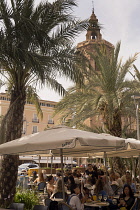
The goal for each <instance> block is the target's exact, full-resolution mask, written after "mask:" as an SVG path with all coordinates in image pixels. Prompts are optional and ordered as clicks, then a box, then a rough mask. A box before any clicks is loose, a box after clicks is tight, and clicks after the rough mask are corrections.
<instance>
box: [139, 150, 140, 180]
mask: <svg viewBox="0 0 140 210" xmlns="http://www.w3.org/2000/svg"><path fill="white" fill-rule="evenodd" d="M139 182H140V153H139Z"/></svg>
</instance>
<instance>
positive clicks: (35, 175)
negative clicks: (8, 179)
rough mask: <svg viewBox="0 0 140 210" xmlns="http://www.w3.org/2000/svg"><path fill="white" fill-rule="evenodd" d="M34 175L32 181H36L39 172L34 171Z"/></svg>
mask: <svg viewBox="0 0 140 210" xmlns="http://www.w3.org/2000/svg"><path fill="white" fill-rule="evenodd" d="M32 174H33V176H32V178H31V179H30V181H31V182H34V181H35V180H36V179H37V172H36V171H33V172H32Z"/></svg>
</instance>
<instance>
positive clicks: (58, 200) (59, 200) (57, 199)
mask: <svg viewBox="0 0 140 210" xmlns="http://www.w3.org/2000/svg"><path fill="white" fill-rule="evenodd" d="M51 200H52V201H57V202H62V201H64V200H63V199H62V198H51Z"/></svg>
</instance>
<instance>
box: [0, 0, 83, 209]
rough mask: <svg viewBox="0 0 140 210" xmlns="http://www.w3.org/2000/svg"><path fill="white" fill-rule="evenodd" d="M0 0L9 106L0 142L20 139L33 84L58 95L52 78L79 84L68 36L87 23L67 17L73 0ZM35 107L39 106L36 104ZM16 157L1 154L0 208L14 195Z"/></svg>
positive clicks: (0, 66)
mask: <svg viewBox="0 0 140 210" xmlns="http://www.w3.org/2000/svg"><path fill="white" fill-rule="evenodd" d="M9 2H10V3H9V4H8V3H7V1H6V0H1V1H0V73H1V75H3V76H4V77H5V78H6V81H7V82H8V84H9V86H8V90H10V98H11V101H10V106H9V110H8V112H7V114H6V115H5V117H4V119H3V121H2V126H1V132H0V134H1V135H0V137H1V138H0V143H4V142H8V141H11V140H13V139H16V138H19V137H21V132H22V126H23V112H24V105H25V102H26V99H28V98H30V99H31V100H32V101H34V102H35V101H37V100H36V99H38V97H37V95H36V85H37V84H39V85H40V86H41V87H44V86H49V87H51V88H52V89H53V90H55V91H57V92H58V93H60V94H61V95H64V94H65V89H64V88H63V86H62V85H61V84H59V82H58V81H57V79H56V78H57V76H64V77H65V78H69V79H70V80H72V81H74V82H76V83H77V82H78V83H82V80H83V76H82V73H81V72H80V71H79V69H80V65H81V63H80V60H81V55H80V54H78V53H76V49H75V47H74V46H73V41H74V38H75V37H76V36H77V35H78V34H79V33H80V32H81V31H83V30H84V29H85V28H86V27H87V21H80V20H76V19H75V18H74V17H73V16H72V15H71V12H72V9H73V6H76V3H75V0H56V1H55V2H53V3H49V2H48V1H44V2H41V3H40V4H38V5H37V6H36V7H35V5H34V3H35V1H34V0H10V1H9ZM36 106H37V107H38V108H39V104H38V102H36ZM17 167H18V156H17V155H4V156H3V161H2V170H1V177H0V205H1V206H4V205H6V206H7V205H8V204H9V203H10V202H11V201H12V200H13V197H14V194H15V186H16V179H17Z"/></svg>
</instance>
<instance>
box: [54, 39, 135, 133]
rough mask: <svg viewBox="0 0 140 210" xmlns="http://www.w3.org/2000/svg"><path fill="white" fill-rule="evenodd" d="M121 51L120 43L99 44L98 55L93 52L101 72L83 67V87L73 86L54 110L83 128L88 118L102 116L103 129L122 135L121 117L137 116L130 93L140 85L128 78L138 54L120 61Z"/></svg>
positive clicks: (71, 122) (71, 123) (69, 121)
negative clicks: (113, 46)
mask: <svg viewBox="0 0 140 210" xmlns="http://www.w3.org/2000/svg"><path fill="white" fill-rule="evenodd" d="M119 51H120V42H119V43H117V45H116V48H115V49H112V50H110V51H108V49H107V48H106V47H105V46H100V47H97V48H96V55H92V54H90V56H92V57H93V59H94V60H95V62H96V66H97V69H99V71H95V70H94V69H93V68H91V67H90V68H87V69H84V75H85V83H84V85H83V86H82V88H81V87H78V86H74V87H72V88H71V89H70V90H69V92H68V93H67V94H66V96H65V97H64V98H63V99H62V100H61V101H60V102H59V103H58V105H57V107H56V112H55V113H58V112H59V113H61V114H62V120H63V121H64V119H66V121H67V122H68V123H69V124H70V125H71V126H73V125H77V126H80V127H81V124H83V123H84V122H85V120H87V119H88V118H90V119H92V120H93V121H94V119H95V118H94V117H95V116H96V118H97V117H101V118H102V123H103V125H104V126H103V131H104V132H109V133H110V134H112V135H115V136H121V135H122V128H123V125H122V117H125V116H128V115H129V116H134V112H133V111H132V110H134V103H133V100H132V98H131V96H132V95H134V92H135V91H136V87H138V86H139V84H138V82H135V83H134V82H132V81H128V80H127V79H126V74H127V73H128V72H129V71H130V70H131V68H132V65H133V63H134V61H135V60H136V56H137V54H135V55H134V56H133V57H130V58H129V59H128V60H127V61H126V62H125V63H124V64H123V63H122V60H120V61H119V60H118V56H119ZM132 107H133V108H132ZM82 126H83V125H82Z"/></svg>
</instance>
